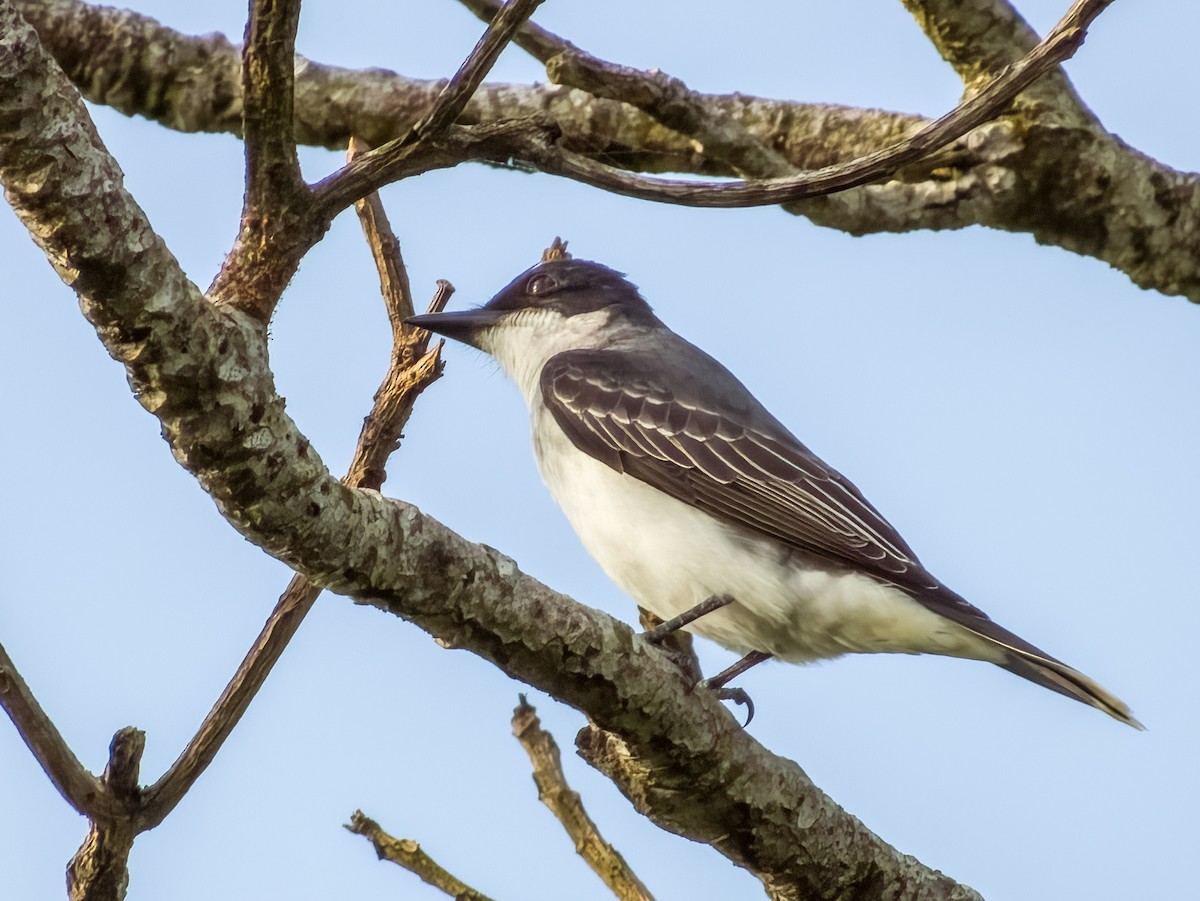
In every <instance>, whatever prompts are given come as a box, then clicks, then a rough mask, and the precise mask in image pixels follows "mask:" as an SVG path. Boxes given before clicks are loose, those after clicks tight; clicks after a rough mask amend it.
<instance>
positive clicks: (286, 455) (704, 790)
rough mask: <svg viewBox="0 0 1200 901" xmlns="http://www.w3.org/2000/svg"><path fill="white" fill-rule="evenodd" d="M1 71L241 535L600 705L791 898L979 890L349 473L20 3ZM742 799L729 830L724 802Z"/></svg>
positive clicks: (190, 465) (23, 185) (173, 437)
mask: <svg viewBox="0 0 1200 901" xmlns="http://www.w3.org/2000/svg"><path fill="white" fill-rule="evenodd" d="M0 74H2V76H3V77H0V179H2V180H3V182H4V184H5V186H6V189H7V196H8V198H9V200H10V202H11V203H12V204H13V206H14V207H15V208H16V210H17V211H18V215H19V216H20V217H21V219H22V221H23V222H24V223H25V224H26V227H27V228H28V229H29V231H30V232H31V233H32V234H33V235H34V236H35V238H36V240H38V241H39V243H40V244H41V245H42V246H43V247H44V248H45V250H46V253H47V256H48V257H49V258H50V259H51V261H52V263H53V264H54V265H55V267H56V269H57V270H58V271H59V273H60V275H62V277H63V278H64V280H65V281H66V282H67V283H68V284H71V285H72V286H73V287H74V288H75V289H76V291H77V292H78V293H79V294H80V306H81V309H82V310H83V312H84V314H85V316H87V318H88V319H89V320H90V321H91V322H92V323H93V324H94V326H95V327H96V330H97V333H98V335H99V336H100V338H101V340H102V341H103V342H104V344H105V346H106V347H107V349H108V350H109V352H110V353H111V354H112V355H113V356H114V357H115V358H116V359H117V360H119V361H121V362H122V363H123V364H124V365H125V367H126V371H127V374H128V376H129V379H130V384H131V386H132V388H133V391H134V393H135V395H136V397H137V398H138V400H139V401H140V402H141V403H142V405H143V406H145V407H146V408H147V409H148V410H149V411H150V412H152V413H153V414H154V415H155V416H156V417H157V418H158V420H159V423H160V425H161V427H162V431H163V435H164V437H165V438H166V439H167V441H168V443H169V444H170V446H171V448H172V451H173V453H174V454H175V456H176V459H178V460H179V462H180V463H181V464H182V465H183V466H184V467H185V468H187V469H188V470H189V471H190V472H192V473H193V474H194V475H195V477H196V478H197V480H198V481H199V482H200V484H201V485H202V486H203V487H204V488H205V489H206V490H207V491H208V492H209V493H210V494H211V495H212V497H213V498H214V500H215V501H216V503H217V505H218V508H219V509H220V510H221V512H222V513H223V514H224V516H225V517H226V519H227V520H228V521H229V522H230V523H231V524H232V525H234V527H235V528H237V529H238V530H239V531H240V532H241V533H242V534H244V535H245V536H247V537H248V538H250V539H251V540H252V541H254V542H255V543H256V544H257V545H259V546H260V547H262V548H263V549H264V550H266V551H268V552H269V553H271V554H273V555H274V556H276V557H277V558H279V559H280V560H282V561H284V562H285V563H287V564H288V565H289V566H291V567H292V568H294V569H296V570H297V571H298V572H301V573H303V574H304V575H305V576H306V577H307V578H309V579H310V580H311V581H312V583H313V584H314V585H317V586H321V587H325V588H330V589H332V590H334V591H337V592H339V593H343V594H348V595H351V596H353V597H355V598H357V599H360V600H364V601H368V602H370V603H373V604H376V605H377V606H380V607H382V608H384V609H387V610H390V611H392V612H393V613H395V614H396V615H399V616H402V617H404V618H405V619H408V620H410V621H412V622H414V623H417V624H418V625H420V626H421V627H422V628H424V629H426V630H428V631H429V632H431V633H432V634H434V635H436V636H437V637H438V638H439V640H440V641H441V642H442V643H443V644H446V645H449V646H459V647H466V648H469V649H471V650H472V651H473V652H475V653H476V654H478V655H480V656H482V657H484V658H485V659H487V660H490V661H492V662H493V663H495V664H496V665H497V666H498V667H500V668H501V669H502V670H503V671H505V672H507V673H509V674H510V675H513V676H514V677H516V678H519V679H521V680H523V681H525V682H527V683H528V684H530V685H534V686H536V687H539V688H541V689H543V690H545V691H547V692H549V693H551V694H553V695H554V696H555V697H558V698H560V699H562V700H563V701H565V702H566V703H568V704H570V705H572V706H574V707H577V708H578V709H581V710H585V711H587V712H588V714H589V716H590V717H591V719H592V721H593V722H595V723H596V725H597V728H598V729H601V730H603V731H604V733H605V734H610V735H613V736H619V738H620V741H621V742H622V743H623V746H624V747H625V749H626V752H625V754H626V758H627V760H628V761H629V762H630V763H631V764H633V763H640V765H641V767H642V772H643V773H644V774H645V777H646V780H647V781H646V782H645V783H643V786H642V794H643V796H644V797H645V798H647V799H649V802H650V804H651V805H652V806H655V808H656V813H657V815H658V816H659V817H660V821H661V822H664V823H669V824H671V828H675V829H676V830H678V831H681V832H685V833H687V834H689V835H695V836H700V837H702V838H704V839H707V840H709V841H713V842H715V843H716V846H717V847H718V848H719V849H720V850H721V851H722V853H724V854H726V855H727V856H728V857H729V858H730V859H732V860H734V861H735V862H737V863H738V864H740V865H742V866H745V867H747V868H748V869H750V870H751V871H753V872H755V873H756V874H757V875H758V876H759V878H761V879H762V880H763V881H764V883H766V884H767V885H769V886H774V887H775V889H774V892H775V894H776V896H777V897H788V896H789V895H788V893H787V892H784V891H782V890H780V888H779V887H780V886H788V887H791V888H790V889H788V892H792V893H793V894H794V895H796V896H799V895H802V894H804V893H808V894H810V895H811V894H816V893H817V891H818V889H817V887H818V886H819V887H820V888H819V891H820V892H822V893H825V894H829V893H832V894H840V895H850V894H853V893H854V892H855V891H856V890H857V889H856V888H855V887H856V886H857V887H861V886H864V885H871V884H875V885H878V884H885V885H889V886H890V885H896V886H900V887H901V888H899V889H898V890H897V893H896V896H895V897H897V898H905V899H908V898H975V897H977V896H976V895H975V894H974V893H973V892H971V891H970V890H969V889H966V888H964V887H962V886H957V885H956V884H955V883H954V882H953V881H952V880H949V879H947V878H946V877H944V876H942V875H941V874H939V873H936V872H934V871H930V870H928V869H927V868H925V867H924V866H922V865H921V864H920V863H919V862H917V861H915V860H913V859H911V858H908V857H906V856H905V855H903V854H900V853H898V852H897V851H895V850H894V849H892V848H891V847H890V846H888V845H887V844H886V843H884V842H882V841H881V840H879V839H878V838H877V837H876V836H874V835H872V834H871V833H870V832H869V831H868V830H867V829H866V828H865V827H864V826H863V825H862V824H861V823H859V822H858V821H857V820H855V819H854V818H853V817H850V816H848V815H847V814H846V813H845V812H844V811H842V810H841V809H840V808H839V807H838V806H837V805H836V804H834V803H833V802H832V801H831V800H829V799H828V798H827V797H825V796H824V795H823V794H822V793H821V792H820V791H819V790H818V789H817V788H816V787H815V786H814V785H813V784H812V783H811V782H810V781H809V780H808V778H807V777H806V776H805V775H804V773H803V772H802V771H801V770H800V768H799V767H798V766H796V765H795V764H794V763H791V762H790V761H787V760H783V759H781V758H778V757H776V756H775V755H773V754H771V753H770V752H769V751H767V750H766V749H764V748H763V747H762V746H761V745H759V744H758V743H757V742H755V741H754V740H753V739H752V738H751V737H750V736H749V735H747V734H746V733H745V732H744V731H742V730H741V728H740V727H739V726H738V725H737V723H736V722H735V721H734V719H733V717H732V716H730V714H729V713H728V712H727V711H725V710H724V709H723V707H721V705H720V703H719V702H717V701H716V700H715V699H714V698H711V697H709V696H708V695H707V694H706V693H704V692H700V693H693V691H692V686H691V683H690V682H689V681H688V680H687V679H686V678H685V677H684V676H683V675H682V674H681V673H680V672H679V670H678V669H677V668H676V667H675V666H674V665H673V664H672V663H671V662H670V660H669V659H668V658H667V657H666V656H665V655H664V654H662V652H661V651H659V650H658V649H657V648H654V647H653V646H651V645H649V644H648V643H646V642H645V641H643V640H642V639H640V638H639V637H638V636H637V635H635V634H634V633H633V632H632V631H631V630H630V629H629V628H628V627H627V626H625V625H624V624H622V623H619V622H617V621H616V620H613V619H612V618H611V617H609V616H607V615H604V614H602V613H600V612H599V611H596V610H592V609H589V608H586V607H583V606H581V605H579V604H576V603H573V602H571V601H570V600H569V599H567V598H564V597H562V596H561V595H558V594H557V593H555V592H553V591H551V590H550V589H548V588H546V587H545V586H544V585H541V584H539V583H538V582H536V581H535V580H533V579H531V578H529V577H528V576H526V575H524V574H523V573H521V572H520V571H519V570H518V569H517V567H516V566H515V564H514V563H513V562H512V561H511V560H509V559H508V558H506V557H504V556H503V555H501V554H500V553H498V552H497V551H495V550H492V549H490V548H486V547H482V546H479V545H474V544H471V543H469V542H467V541H465V540H463V539H462V538H461V537H459V536H457V535H455V534H454V533H453V532H451V531H450V530H448V529H447V528H446V527H444V526H442V525H441V524H440V523H438V522H437V521H436V520H434V519H432V518H430V517H428V516H426V515H424V514H423V513H421V512H420V511H419V510H417V509H415V508H413V507H411V506H410V505H407V504H403V503H401V502H398V501H388V500H386V499H384V498H382V497H380V496H379V495H378V494H376V493H374V492H366V491H361V490H357V489H352V488H349V487H347V486H345V485H343V484H341V483H340V482H338V481H337V480H336V479H334V478H333V477H332V476H331V475H330V474H329V472H328V471H327V469H326V468H325V466H324V464H323V463H322V462H321V460H320V457H319V456H318V455H317V453H316V452H315V450H314V449H313V448H312V447H311V445H310V444H309V442H308V441H307V440H306V439H305V438H304V436H303V435H302V434H300V433H299V431H298V430H297V429H296V427H295V424H294V423H293V422H292V421H291V419H290V418H289V417H288V416H287V414H286V412H285V410H284V405H283V402H282V400H281V399H280V398H279V396H278V394H277V393H276V391H275V386H274V383H273V380H272V376H271V373H270V370H269V368H268V367H267V362H266V361H267V353H266V329H265V327H264V326H263V324H262V323H261V322H258V321H256V320H254V319H253V318H251V317H248V316H246V315H244V314H241V313H239V312H237V311H236V310H232V309H230V308H228V307H222V306H215V305H213V304H210V303H208V302H207V301H206V300H205V299H204V298H203V297H202V296H201V294H200V292H199V291H198V290H197V289H196V288H195V286H193V285H191V284H190V283H189V282H188V281H187V280H186V278H185V277H184V276H183V274H182V273H181V272H180V270H179V267H178V264H177V263H176V261H175V260H174V258H173V257H172V256H171V255H170V253H169V252H168V251H167V250H166V248H165V247H164V246H163V245H162V242H161V240H160V239H159V238H158V237H157V236H156V235H155V234H154V233H153V232H152V231H150V229H149V228H148V226H147V225H146V220H145V216H144V214H143V213H142V212H141V210H140V209H139V208H138V207H137V206H136V204H135V203H134V202H133V201H132V199H131V198H130V197H129V196H128V195H127V194H126V193H125V191H124V190H123V188H122V186H121V181H120V177H119V171H118V170H117V169H116V166H115V163H113V162H112V160H111V159H110V158H109V157H108V155H107V153H106V152H105V151H104V148H103V146H102V144H100V142H99V140H98V139H97V138H96V137H95V133H94V131H93V130H92V129H91V126H90V124H89V122H88V120H87V116H86V113H85V112H84V110H83V108H82V105H81V103H80V102H79V99H78V96H77V95H76V94H75V92H74V91H73V89H71V88H70V86H69V85H68V84H67V83H66V81H65V79H64V78H63V76H62V74H61V73H60V72H59V71H58V70H57V68H56V67H54V66H53V65H52V63H51V62H50V61H49V60H48V58H47V57H46V56H45V55H44V54H43V53H42V52H41V50H40V47H39V46H38V43H37V40H36V36H35V35H34V34H33V33H32V31H31V30H30V29H28V28H27V27H26V26H25V25H24V23H23V22H22V21H21V19H20V17H19V16H17V15H15V14H14V12H13V9H12V7H11V4H10V3H9V0H0ZM81 197H83V198H87V201H86V203H81V202H80V201H79V198H81ZM97 215H100V216H103V217H104V218H103V225H104V227H103V228H98V227H97V223H96V216H97ZM731 761H736V762H737V767H736V773H731V771H730V768H729V767H730V762H731ZM683 785H686V786H688V791H687V792H682V793H681V792H679V791H678V790H669V791H666V792H663V791H661V789H663V788H665V787H669V786H676V787H678V786H683ZM681 794H685V795H688V796H690V797H691V798H692V799H693V800H692V801H690V802H686V799H682V798H680V797H679V795H681ZM681 801H685V803H683V804H682V805H681ZM729 809H736V810H737V812H738V817H737V818H736V820H735V821H734V822H735V823H736V826H734V827H733V830H732V831H731V828H730V823H729V822H728V821H725V822H722V821H721V819H720V816H722V815H724V814H725V813H727V812H728V810H729Z"/></svg>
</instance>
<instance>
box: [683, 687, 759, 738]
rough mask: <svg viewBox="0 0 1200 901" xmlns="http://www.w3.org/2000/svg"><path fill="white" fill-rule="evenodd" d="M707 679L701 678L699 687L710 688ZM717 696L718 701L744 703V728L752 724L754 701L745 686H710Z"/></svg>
mask: <svg viewBox="0 0 1200 901" xmlns="http://www.w3.org/2000/svg"><path fill="white" fill-rule="evenodd" d="M707 683H708V680H707V679H701V680H700V681H699V682H697V683H696V686H697V687H698V688H710V686H709V685H708V684H707ZM710 690H711V691H712V692H713V693H714V694H715V695H716V696H717V700H718V701H733V703H735V704H739V705H744V706H745V708H746V722H744V723H742V728H743V729H745V728H746V727H747V726H749V725H750V721H751V720H752V719H754V701H753V700H751V698H750V694H749V693H748V692H747V691H746V689H744V688H710Z"/></svg>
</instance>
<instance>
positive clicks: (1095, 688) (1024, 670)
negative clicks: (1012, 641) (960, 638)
mask: <svg viewBox="0 0 1200 901" xmlns="http://www.w3.org/2000/svg"><path fill="white" fill-rule="evenodd" d="M989 637H990V636H989ZM993 640H995V639H993ZM1022 643H1023V642H1022ZM1001 644H1002V645H1003V647H1004V650H1005V652H1006V655H1007V657H1008V659H1007V660H1006V661H1005V662H1003V663H1000V664H999V666H1002V667H1004V669H1006V670H1008V671H1009V672H1010V673H1016V674H1017V675H1018V676H1021V677H1023V678H1025V679H1028V680H1029V681H1030V682H1036V683H1037V684H1038V685H1041V686H1043V687H1045V688H1049V689H1050V690H1051V691H1057V692H1058V693H1059V694H1063V695H1066V696H1067V697H1068V698H1074V699H1075V700H1076V701H1082V702H1083V703H1084V704H1090V705H1091V706H1092V707H1095V708H1096V709H1097V710H1103V711H1104V712H1105V713H1107V714H1108V715H1109V716H1111V717H1112V718H1113V719H1116V720H1120V721H1121V722H1122V723H1125V724H1126V725H1128V726H1133V728H1135V729H1145V728H1146V727H1145V726H1143V725H1142V724H1141V723H1139V722H1138V721H1137V718H1136V717H1134V715H1133V713H1131V712H1130V710H1129V705H1128V704H1126V703H1125V702H1124V701H1122V700H1121V699H1120V698H1118V697H1117V696H1116V695H1114V694H1112V693H1111V692H1109V691H1107V690H1105V689H1104V688H1103V687H1101V686H1100V685H1098V684H1097V683H1096V682H1094V681H1093V680H1092V679H1089V678H1088V677H1087V676H1085V675H1084V674H1083V673H1081V672H1079V670H1077V669H1072V668H1071V667H1069V666H1067V665H1066V664H1065V663H1063V662H1062V661H1061V660H1055V659H1054V658H1053V657H1051V656H1050V655H1049V654H1043V653H1041V652H1040V651H1038V652H1036V653H1034V652H1032V651H1030V650H1026V649H1024V648H1014V647H1012V646H1010V645H1008V644H1007V643H1004V642H1001Z"/></svg>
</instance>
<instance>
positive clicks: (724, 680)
mask: <svg viewBox="0 0 1200 901" xmlns="http://www.w3.org/2000/svg"><path fill="white" fill-rule="evenodd" d="M770 659H771V655H770V654H768V653H767V652H766V651H751V652H750V653H749V654H747V655H746V656H745V657H743V658H742V659H741V660H739V661H738V662H737V663H735V664H734V665H733V666H731V667H728V668H727V669H723V670H721V672H719V673H717V674H716V675H715V676H712V677H710V678H708V679H701V680H700V681H699V682H697V683H696V687H698V688H707V689H708V690H710V691H713V692H715V693H716V695H717V698H718V699H719V700H722V701H733V703H735V704H744V705H745V707H746V722H744V723H742V727H743V728H745V727H746V726H749V725H750V721H751V720H752V719H754V702H753V701H752V700H750V695H748V694H747V693H746V690H745V689H744V688H727V687H726V685H727V684H728V683H729V682H731V681H733V680H734V679H736V678H737V677H738V676H740V675H741V674H742V673H744V672H746V670H748V669H750V667H752V666H757V665H758V664H760V663H762V662H763V661H764V660H770Z"/></svg>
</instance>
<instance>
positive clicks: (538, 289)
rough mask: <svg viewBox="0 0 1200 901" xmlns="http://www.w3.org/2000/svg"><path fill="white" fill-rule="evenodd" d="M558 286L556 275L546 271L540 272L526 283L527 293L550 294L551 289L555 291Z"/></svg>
mask: <svg viewBox="0 0 1200 901" xmlns="http://www.w3.org/2000/svg"><path fill="white" fill-rule="evenodd" d="M557 287H558V281H557V280H555V278H554V276H552V275H547V274H546V273H544V272H543V273H540V274H539V275H535V276H534V277H533V278H531V279H530V280H529V282H528V283H527V284H526V285H525V293H526V294H549V293H550V292H551V291H553V290H554V289H555V288H557Z"/></svg>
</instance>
